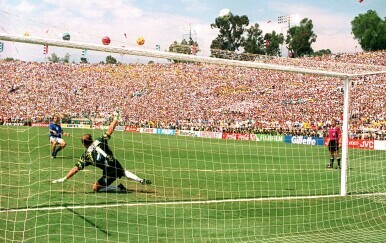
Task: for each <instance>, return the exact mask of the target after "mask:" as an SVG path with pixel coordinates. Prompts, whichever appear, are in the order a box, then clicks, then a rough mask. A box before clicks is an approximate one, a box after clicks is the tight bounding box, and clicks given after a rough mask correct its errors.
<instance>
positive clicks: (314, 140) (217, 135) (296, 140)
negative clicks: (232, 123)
mask: <svg viewBox="0 0 386 243" xmlns="http://www.w3.org/2000/svg"><path fill="white" fill-rule="evenodd" d="M27 125H28V126H33V127H48V125H49V124H48V123H31V124H24V123H16V122H14V123H12V122H8V123H4V124H3V125H2V126H27ZM61 125H62V128H69V129H96V130H106V129H107V126H103V125H87V124H61ZM116 130H118V131H125V132H138V133H149V134H159V135H168V136H189V137H201V138H212V139H223V140H243V141H252V142H264V141H266V142H284V143H290V144H299V145H307V146H327V139H326V138H320V137H306V136H284V135H270V134H245V133H222V132H209V131H191V130H175V129H161V128H137V127H132V126H117V127H116ZM348 147H349V148H352V149H365V150H386V141H384V140H372V139H353V138H349V139H348Z"/></svg>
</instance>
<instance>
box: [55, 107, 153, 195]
mask: <svg viewBox="0 0 386 243" xmlns="http://www.w3.org/2000/svg"><path fill="white" fill-rule="evenodd" d="M118 119H119V114H118V112H114V120H113V121H112V122H111V123H110V126H109V127H108V129H107V131H106V133H105V134H104V135H102V136H101V137H99V138H97V139H96V140H95V141H94V140H93V139H92V136H91V134H84V135H83V136H82V144H83V145H84V147H85V148H86V150H85V151H84V153H83V154H82V156H81V157H80V159H79V161H78V162H77V163H76V165H75V166H74V167H73V168H72V169H71V170H70V171H69V172H68V173H67V175H66V176H65V177H63V178H60V179H57V180H54V181H52V183H61V182H64V181H66V180H67V179H70V178H71V177H72V176H74V175H75V174H76V173H78V171H80V170H83V169H84V168H85V167H86V166H89V165H93V166H96V167H98V168H100V169H101V170H102V171H103V174H102V177H101V178H100V179H99V180H98V181H97V182H95V184H93V185H92V189H93V191H94V192H127V189H126V188H125V187H124V186H123V185H122V184H119V185H118V186H113V185H111V184H112V183H113V182H114V181H115V180H116V179H118V178H121V177H122V176H124V177H127V178H128V179H131V180H134V181H137V182H139V183H141V184H151V181H150V180H146V179H141V178H139V177H138V176H136V175H134V174H133V173H131V172H130V171H128V170H125V169H124V168H123V167H122V165H121V164H120V163H119V161H118V160H117V159H115V158H114V156H113V153H112V151H111V149H110V147H109V146H108V144H107V142H108V140H109V139H110V136H111V134H112V133H113V132H114V129H115V127H116V126H117V124H118Z"/></svg>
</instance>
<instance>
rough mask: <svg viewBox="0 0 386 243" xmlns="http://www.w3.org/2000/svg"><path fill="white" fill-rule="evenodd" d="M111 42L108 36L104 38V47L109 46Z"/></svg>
mask: <svg viewBox="0 0 386 243" xmlns="http://www.w3.org/2000/svg"><path fill="white" fill-rule="evenodd" d="M110 42H111V40H110V38H109V37H108V36H105V37H103V38H102V43H103V45H109V44H110Z"/></svg>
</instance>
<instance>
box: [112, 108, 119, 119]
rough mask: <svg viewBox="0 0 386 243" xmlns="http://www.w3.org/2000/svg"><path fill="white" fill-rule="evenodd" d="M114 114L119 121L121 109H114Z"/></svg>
mask: <svg viewBox="0 0 386 243" xmlns="http://www.w3.org/2000/svg"><path fill="white" fill-rule="evenodd" d="M113 115H114V120H117V121H118V120H119V111H118V110H116V111H114V113H113Z"/></svg>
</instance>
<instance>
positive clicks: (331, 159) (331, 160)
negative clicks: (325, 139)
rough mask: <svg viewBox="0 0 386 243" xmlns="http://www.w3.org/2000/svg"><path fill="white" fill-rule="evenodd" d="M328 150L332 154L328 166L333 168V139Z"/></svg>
mask: <svg viewBox="0 0 386 243" xmlns="http://www.w3.org/2000/svg"><path fill="white" fill-rule="evenodd" d="M328 151H329V154H330V163H329V164H328V165H327V168H333V166H334V146H333V141H330V142H329V143H328Z"/></svg>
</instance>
